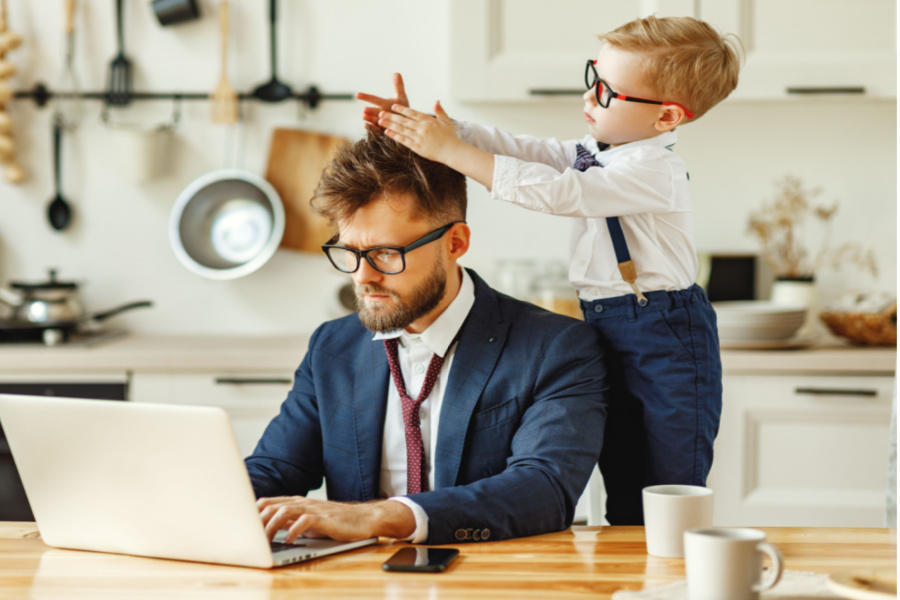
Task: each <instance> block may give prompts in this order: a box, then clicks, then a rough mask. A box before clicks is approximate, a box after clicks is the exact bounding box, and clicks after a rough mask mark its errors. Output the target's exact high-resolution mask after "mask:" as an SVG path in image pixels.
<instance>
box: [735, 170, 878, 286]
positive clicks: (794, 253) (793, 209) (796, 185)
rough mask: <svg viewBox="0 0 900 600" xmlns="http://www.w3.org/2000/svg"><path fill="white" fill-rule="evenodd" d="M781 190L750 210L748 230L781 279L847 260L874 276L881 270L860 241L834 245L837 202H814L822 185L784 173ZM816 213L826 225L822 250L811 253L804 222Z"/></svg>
mask: <svg viewBox="0 0 900 600" xmlns="http://www.w3.org/2000/svg"><path fill="white" fill-rule="evenodd" d="M776 189H777V190H778V193H777V194H776V196H775V197H774V198H773V199H772V200H771V201H769V202H766V203H764V204H763V207H762V209H760V210H759V211H756V212H753V213H751V214H750V219H749V223H748V224H749V231H750V233H751V234H753V235H754V236H755V237H757V238H759V241H760V243H761V244H762V252H761V254H762V257H763V260H765V261H766V263H768V265H769V267H770V268H771V269H772V271H773V272H774V273H775V275H776V276H777V277H778V278H780V279H801V278H810V277H812V276H813V275H814V274H815V272H816V271H817V270H818V269H821V268H822V267H831V268H834V269H839V268H840V267H841V265H843V264H844V263H851V264H855V265H857V266H858V267H859V268H861V269H862V270H864V271H868V272H870V273H871V274H872V275H873V276H876V275H877V274H878V269H877V266H876V264H875V255H874V253H873V252H872V250H865V249H864V248H863V247H862V246H861V245H860V244H857V243H853V242H848V243H845V244H842V245H841V246H839V247H837V248H834V249H831V248H830V247H829V242H830V241H831V239H830V238H831V226H830V225H831V219H832V217H833V216H834V214H835V213H836V212H837V208H838V202H837V200H835V201H834V203H832V204H831V205H830V206H826V205H824V204H822V205H816V206H813V203H812V200H813V199H814V198H815V197H816V196H819V195H820V194H821V193H822V189H821V188H815V189H805V188H804V187H803V183H802V182H801V180H800V179H799V178H797V177H793V176H791V175H785V176H784V177H783V178H781V179H779V180H778V181H777V182H776ZM809 217H814V218H815V219H816V220H818V221H820V222H821V223H822V224H823V227H824V233H823V234H822V239H821V243H820V245H819V250H818V251H817V252H816V253H815V254H812V253H810V251H809V250H808V249H807V246H806V245H805V244H804V242H803V239H802V238H803V236H802V233H803V225H804V222H805V221H806V220H807V219H808V218H809Z"/></svg>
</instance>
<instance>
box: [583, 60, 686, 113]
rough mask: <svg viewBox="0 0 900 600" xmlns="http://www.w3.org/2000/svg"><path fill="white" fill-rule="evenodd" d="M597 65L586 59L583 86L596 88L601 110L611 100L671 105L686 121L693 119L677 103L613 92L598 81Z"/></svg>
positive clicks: (606, 84) (601, 81)
mask: <svg viewBox="0 0 900 600" xmlns="http://www.w3.org/2000/svg"><path fill="white" fill-rule="evenodd" d="M595 64H597V61H596V60H591V59H588V61H587V66H586V67H585V68H584V85H586V86H587V89H591V88H592V87H594V86H596V90H595V93H596V96H597V104H599V105H600V106H602V107H603V108H609V103H610V102H611V101H612V99H613V98H615V99H616V100H624V101H625V102H640V103H642V104H660V105H672V106H679V107H681V110H683V111H684V114H685V116H687V118H688V119H693V118H694V113H692V112H691V111H689V110H688V109H686V108H685V107H684V106H682V105H681V104H678V103H677V102H660V101H659V100H647V99H646V98H635V97H634V96H625V95H624V94H619V93H616V92H614V91H613V89H612V88H611V87H609V84H608V83H606V82H605V81H604V80H602V79H600V77H599V76H598V75H597V69H595V68H594V65H595Z"/></svg>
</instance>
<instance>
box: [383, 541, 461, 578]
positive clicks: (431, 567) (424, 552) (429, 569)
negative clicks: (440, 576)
mask: <svg viewBox="0 0 900 600" xmlns="http://www.w3.org/2000/svg"><path fill="white" fill-rule="evenodd" d="M457 555H459V550H457V549H456V548H423V547H418V546H417V547H408V548H401V549H400V550H398V551H397V552H396V553H395V554H394V555H393V556H392V557H390V558H389V559H387V560H386V561H385V562H384V564H383V565H381V568H382V569H384V570H385V571H407V572H413V573H440V572H441V571H443V570H444V569H446V568H447V565H449V564H450V563H451V562H452V561H453V559H454V558H456V557H457Z"/></svg>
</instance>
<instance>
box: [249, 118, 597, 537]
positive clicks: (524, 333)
mask: <svg viewBox="0 0 900 600" xmlns="http://www.w3.org/2000/svg"><path fill="white" fill-rule="evenodd" d="M313 206H314V207H315V208H316V210H317V211H318V212H319V213H320V214H323V215H325V216H326V217H327V218H328V219H329V220H330V221H331V223H332V224H333V226H334V227H335V230H336V232H337V233H336V236H335V238H334V239H333V240H332V243H329V244H326V245H325V246H323V249H324V250H325V251H326V253H327V254H328V258H329V259H330V260H331V262H332V264H333V265H334V266H335V267H336V268H337V269H338V270H341V271H344V272H347V273H351V274H352V278H353V282H354V288H355V292H356V296H357V305H358V309H359V311H358V315H350V316H347V317H344V318H342V319H338V320H336V321H331V322H329V323H325V324H324V325H322V326H321V327H319V329H318V330H317V331H316V332H315V333H314V334H313V336H312V338H311V339H310V343H309V349H308V351H307V353H306V356H305V358H304V359H303V362H302V364H301V365H300V367H299V368H298V369H297V372H296V374H295V380H294V387H293V389H292V390H291V392H290V393H289V395H288V398H287V400H286V401H285V402H284V404H283V405H282V408H281V413H280V414H279V415H278V416H277V417H276V418H275V419H273V421H272V422H271V423H270V424H269V426H268V428H267V429H266V431H265V433H264V434H263V436H262V439H261V440H260V442H259V444H258V445H257V447H256V450H255V451H254V453H253V455H251V456H250V457H249V458H247V461H246V462H247V469H248V471H249V473H250V478H251V481H252V483H253V487H254V490H255V492H256V495H257V496H258V497H259V498H260V500H259V501H258V504H259V507H260V511H261V516H262V518H263V521H264V522H265V523H266V530H267V532H268V534H269V536H270V537H272V536H274V535H275V533H276V532H277V531H278V530H279V529H288V530H289V533H288V536H287V541H288V542H291V541H293V540H294V539H295V538H296V537H297V536H300V535H304V536H307V537H319V536H327V537H331V538H334V539H338V540H356V539H364V538H367V537H372V536H386V537H393V538H397V539H402V540H409V541H412V542H414V543H428V544H446V543H453V542H460V541H479V540H488V539H492V540H494V539H503V538H510V537H519V536H526V535H536V534H540V533H545V532H549V531H558V530H561V529H565V528H566V527H568V526H569V525H570V524H571V522H572V518H573V515H574V511H575V504H576V502H577V500H578V497H579V495H580V494H581V492H582V490H583V489H584V487H585V484H586V483H587V480H588V477H589V476H590V473H591V470H592V468H593V465H594V464H596V462H597V457H598V456H599V454H600V449H601V446H602V437H603V429H604V424H605V419H606V404H605V399H604V393H605V390H606V384H605V370H604V367H603V365H602V363H601V353H600V352H598V348H599V341H598V338H597V334H596V333H595V332H594V330H593V329H592V328H591V327H589V326H587V325H585V324H584V323H582V322H580V321H576V320H574V319H570V318H568V317H563V316H560V315H555V314H553V313H550V312H547V311H544V310H542V309H539V308H537V307H535V306H533V305H531V304H527V303H524V302H520V301H518V300H514V299H512V298H509V297H507V296H504V295H502V294H499V293H497V292H496V291H494V290H492V289H491V288H490V287H488V285H487V284H485V283H484V281H482V280H481V279H480V278H479V277H478V275H476V274H475V272H474V271H471V270H464V269H462V268H460V267H459V266H458V265H457V261H458V260H459V259H460V258H461V257H462V256H463V255H464V254H465V253H466V251H467V250H468V248H469V237H470V231H469V228H468V226H467V225H466V223H465V216H466V189H465V178H464V177H463V176H462V175H461V174H459V173H457V172H456V171H453V170H451V169H449V168H448V167H445V166H443V165H441V164H439V163H434V162H431V161H429V160H426V159H423V158H420V157H418V156H417V155H415V154H414V153H412V152H410V151H409V150H406V149H405V148H403V147H402V146H400V145H399V144H397V143H395V142H393V141H392V140H390V139H389V138H387V137H386V136H383V135H380V134H376V133H370V134H369V136H368V138H366V139H363V140H360V141H358V142H357V143H355V144H353V145H352V146H348V147H345V148H344V149H343V150H341V151H340V152H339V154H338V156H337V157H336V158H335V159H334V161H333V162H332V163H331V165H330V166H329V167H328V168H327V169H326V170H325V172H324V173H323V176H322V179H321V181H320V182H319V186H318V188H317V190H316V193H315V197H314V198H313ZM373 333H374V335H373ZM418 401H421V404H418ZM323 477H324V479H325V482H326V486H327V490H328V498H329V500H328V501H321V500H312V499H308V498H305V497H304V495H305V494H307V493H308V491H309V490H312V489H316V488H318V487H320V486H321V485H322V480H323Z"/></svg>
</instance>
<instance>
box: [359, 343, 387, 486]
mask: <svg viewBox="0 0 900 600" xmlns="http://www.w3.org/2000/svg"><path fill="white" fill-rule="evenodd" d="M388 372H389V369H388V364H387V357H386V356H385V353H384V346H383V345H382V343H381V342H375V341H372V340H371V339H366V340H363V341H362V351H361V352H360V360H359V362H358V363H357V367H356V373H355V376H354V380H353V381H354V382H353V428H354V434H355V436H356V456H357V460H358V466H359V477H360V485H361V489H362V497H363V500H372V499H374V498H377V497H378V494H379V480H380V477H381V451H382V450H381V446H382V443H383V436H384V418H385V417H384V415H385V410H386V407H387V386H388Z"/></svg>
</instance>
